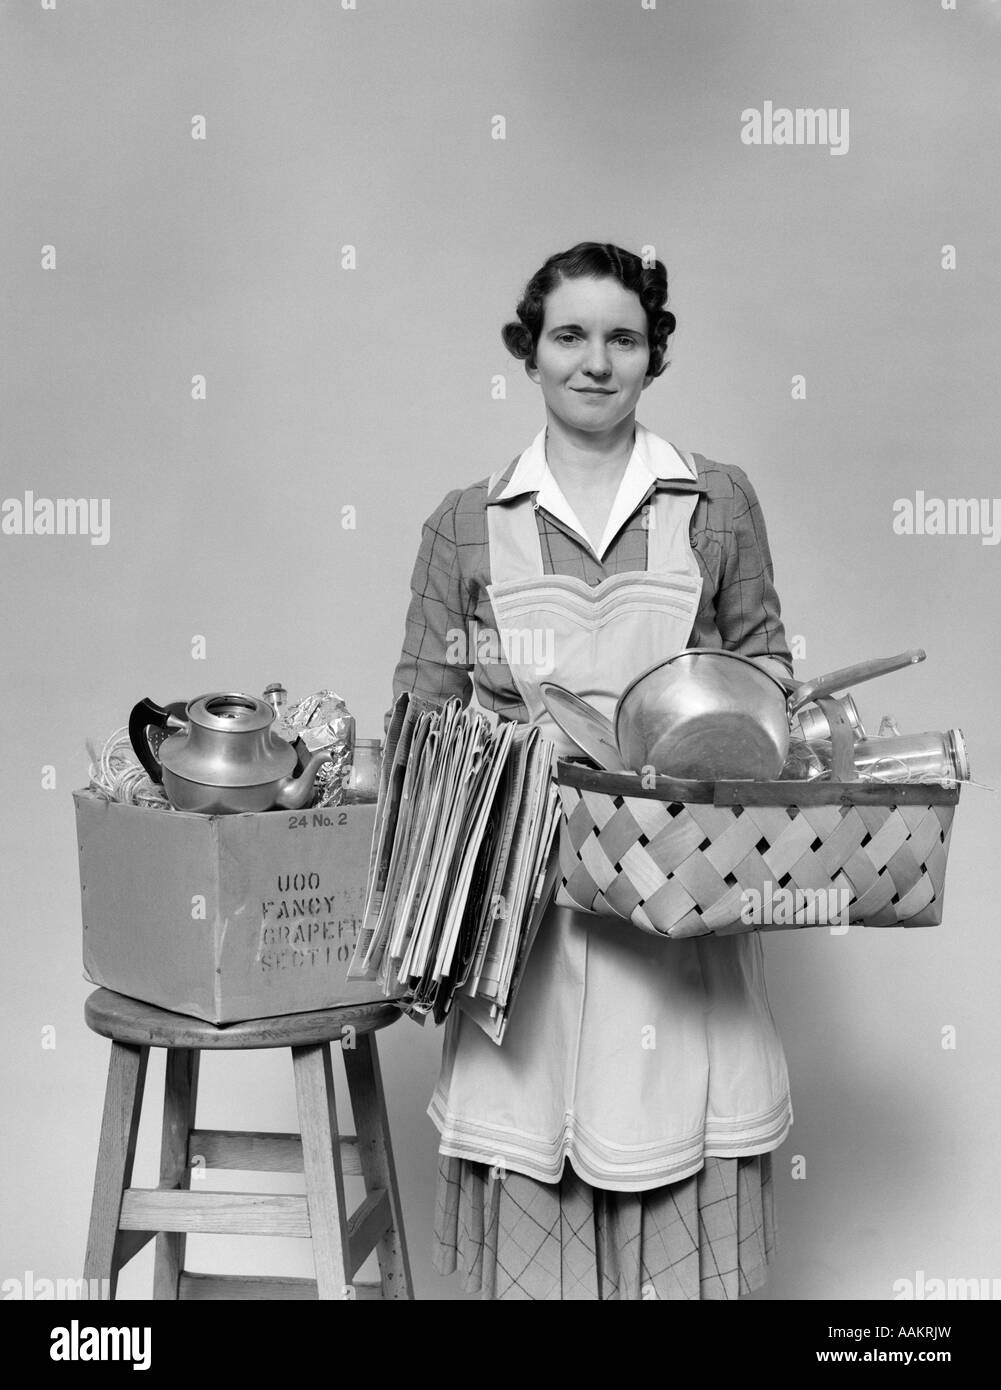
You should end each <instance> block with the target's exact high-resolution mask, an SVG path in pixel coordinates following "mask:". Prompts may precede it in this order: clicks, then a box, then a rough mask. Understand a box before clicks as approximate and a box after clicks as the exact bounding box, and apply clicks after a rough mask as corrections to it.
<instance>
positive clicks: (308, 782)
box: [275, 752, 332, 811]
mask: <svg viewBox="0 0 1001 1390" xmlns="http://www.w3.org/2000/svg"><path fill="white" fill-rule="evenodd" d="M331 756H332V755H331V754H330V753H325V752H321V753H314V754H313V756H312V757H311V758H310V760H309V762H308V763H307V764H306V766H305V767H304V768H303V770H302V772H301V773H300V774H299V776H298V777H286V778H284V780H283V781H281V782H280V783H279V785H278V795H277V797H276V799H275V809H276V810H277V809H280V810H283V811H300V810H302V808H303V806H305V804H306V802H307V801H308V800H309V798H310V796H311V795H312V793H313V783H314V782H315V781H316V774H317V772H318V771H319V769H320V767H321V766H322V765H323V764H324V763H325V762H329V761H330V758H331Z"/></svg>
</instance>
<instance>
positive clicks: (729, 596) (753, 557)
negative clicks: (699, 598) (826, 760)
mask: <svg viewBox="0 0 1001 1390" xmlns="http://www.w3.org/2000/svg"><path fill="white" fill-rule="evenodd" d="M728 472H729V473H730V476H731V478H732V482H733V521H732V533H731V534H730V535H729V536H728V537H727V542H728V543H727V546H726V557H725V561H724V566H723V572H722V574H721V576H720V586H719V592H718V593H717V596H716V626H717V627H718V629H719V632H720V635H721V636H722V638H723V646H724V649H725V650H726V651H731V652H737V653H738V654H739V655H740V656H751V657H761V656H768V657H773V658H774V659H775V660H776V661H779V662H781V663H782V665H783V666H785V667H787V668H788V670H789V672H790V673H791V672H792V654H791V652H790V651H789V644H788V642H787V641H786V634H785V628H784V627H783V625H782V614H781V609H780V605H779V597H778V594H777V593H776V592H775V584H774V582H773V570H772V557H771V552H770V550H769V549H768V535H767V532H766V531H765V519H764V517H763V516H762V514H761V505H760V503H759V502H758V497H757V493H756V492H755V491H754V488H753V486H752V484H751V482H750V479H749V478H748V477H747V474H746V473H744V471H743V470H742V469H740V468H732V467H731V468H730V469H729V470H728Z"/></svg>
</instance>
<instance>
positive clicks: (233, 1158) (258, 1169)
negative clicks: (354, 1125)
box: [188, 1129, 362, 1177]
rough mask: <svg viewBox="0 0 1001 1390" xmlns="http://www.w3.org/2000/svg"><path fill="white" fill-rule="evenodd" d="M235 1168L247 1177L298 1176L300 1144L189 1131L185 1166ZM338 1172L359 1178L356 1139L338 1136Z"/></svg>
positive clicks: (263, 1135) (244, 1133)
mask: <svg viewBox="0 0 1001 1390" xmlns="http://www.w3.org/2000/svg"><path fill="white" fill-rule="evenodd" d="M196 1163H198V1164H200V1165H201V1166H202V1167H205V1168H239V1169H242V1170H244V1171H246V1172H250V1173H301V1172H302V1171H303V1165H302V1140H301V1139H300V1137H299V1135H298V1134H274V1133H268V1132H267V1131H259V1130H249V1129H247V1130H244V1129H193V1130H192V1131H191V1134H190V1135H189V1137H188V1166H189V1167H191V1166H192V1165H193V1164H196ZM341 1168H342V1170H343V1171H344V1173H345V1174H346V1175H347V1176H348V1177H358V1176H360V1174H361V1171H362V1166H361V1159H360V1158H359V1155H358V1139H357V1137H356V1136H355V1135H354V1134H342V1135H341Z"/></svg>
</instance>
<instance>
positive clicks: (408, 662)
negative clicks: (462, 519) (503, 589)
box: [393, 488, 473, 705]
mask: <svg viewBox="0 0 1001 1390" xmlns="http://www.w3.org/2000/svg"><path fill="white" fill-rule="evenodd" d="M461 495H462V490H461V488H456V489H455V490H454V491H452V492H450V493H449V494H448V496H447V497H446V498H445V500H444V501H443V502H442V503H441V505H440V506H439V507H437V508H436V509H435V510H434V511H433V512H432V513H431V515H430V516H429V517H428V519H427V521H425V523H424V528H423V531H422V533H421V544H420V549H419V550H418V552H417V561H416V563H415V564H414V572H413V575H412V577H411V580H410V607H409V608H408V610H407V623H406V632H405V634H404V638H403V652H402V654H401V656H400V659H399V661H398V662H397V665H396V671H395V672H394V674H393V699H394V701H395V700H396V699H397V697H398V696H400V695H401V694H402V693H403V692H404V691H405V690H408V691H411V692H412V693H413V694H415V695H419V696H421V697H422V698H423V699H426V700H432V701H434V702H435V703H436V704H440V703H442V702H443V701H445V700H447V699H449V698H451V697H452V696H454V695H456V696H458V697H459V699H460V700H461V701H462V703H463V705H467V704H468V703H469V700H470V697H471V695H472V689H473V686H472V680H471V678H470V674H469V672H470V665H469V662H468V659H467V652H466V641H467V638H468V633H469V621H470V617H471V614H472V611H473V610H472V606H471V603H470V600H469V592H468V589H467V586H466V585H465V584H464V583H463V579H462V575H461V573H460V570H459V550H458V547H457V545H456V539H455V513H456V507H457V506H458V502H459V498H460V497H461Z"/></svg>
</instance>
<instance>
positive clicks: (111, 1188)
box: [83, 1042, 149, 1299]
mask: <svg viewBox="0 0 1001 1390" xmlns="http://www.w3.org/2000/svg"><path fill="white" fill-rule="evenodd" d="M148 1061H149V1048H148V1047H133V1046H132V1045H131V1044H127V1043H119V1042H112V1044H111V1061H110V1062H109V1064H108V1085H107V1088H106V1090H105V1093H104V1117H103V1119H102V1121H101V1142H100V1144H99V1145H98V1150H97V1172H96V1173H95V1175H94V1199H93V1202H92V1203H91V1208H90V1230H89V1232H88V1235H87V1254H86V1256H85V1258H84V1266H83V1276H84V1278H85V1279H87V1280H94V1279H96V1280H107V1281H108V1297H109V1298H112V1299H113V1298H114V1297H115V1295H116V1292H117V1289H118V1271H119V1268H120V1263H119V1253H120V1252H119V1245H120V1236H119V1231H118V1223H119V1221H120V1220H121V1213H122V1195H123V1193H124V1192H125V1189H126V1188H127V1187H128V1186H129V1185H130V1184H131V1182H132V1164H133V1161H134V1159H135V1153H136V1135H137V1134H138V1131H139V1116H140V1113H141V1111H142V1099H143V1089H144V1087H145V1085H146V1064H147V1062H148ZM89 1287H90V1288H92V1289H94V1288H103V1286H102V1284H100V1283H98V1284H93V1283H91V1284H90V1285H89ZM102 1296H103V1294H102Z"/></svg>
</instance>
